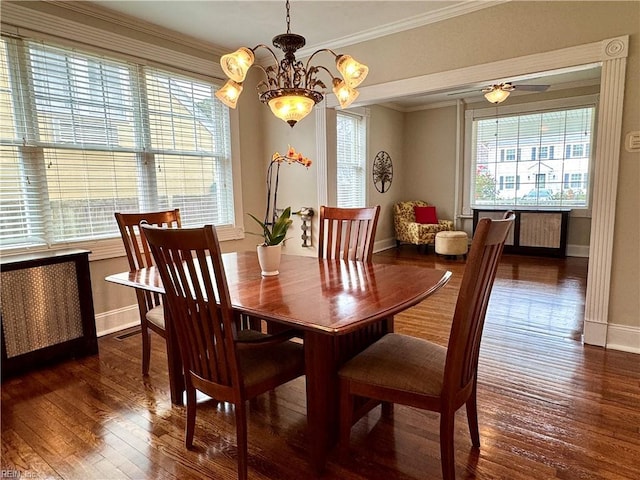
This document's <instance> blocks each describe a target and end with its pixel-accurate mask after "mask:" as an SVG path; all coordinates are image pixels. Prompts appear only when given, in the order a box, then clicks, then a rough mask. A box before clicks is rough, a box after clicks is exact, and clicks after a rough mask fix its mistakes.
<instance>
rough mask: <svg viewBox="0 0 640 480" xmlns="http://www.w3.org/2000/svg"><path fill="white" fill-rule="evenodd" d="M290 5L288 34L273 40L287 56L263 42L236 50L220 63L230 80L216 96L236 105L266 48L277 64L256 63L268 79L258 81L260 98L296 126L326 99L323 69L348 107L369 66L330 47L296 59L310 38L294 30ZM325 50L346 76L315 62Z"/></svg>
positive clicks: (221, 59)
mask: <svg viewBox="0 0 640 480" xmlns="http://www.w3.org/2000/svg"><path fill="white" fill-rule="evenodd" d="M286 8H287V33H282V34H280V35H276V36H275V37H274V38H273V40H272V42H273V46H274V47H276V48H278V49H280V50H282V51H283V52H284V58H282V59H281V60H278V57H277V56H276V54H275V53H274V51H273V50H272V49H271V48H270V47H268V46H267V45H263V44H260V45H257V46H256V47H254V48H247V47H241V48H239V49H238V50H236V51H235V52H233V53H229V54H227V55H223V56H222V57H221V58H220V65H221V66H222V70H223V71H224V73H225V74H226V75H227V77H229V80H228V81H227V83H225V84H224V86H223V87H222V88H220V90H218V91H217V92H216V97H217V98H218V99H219V100H220V101H221V102H223V103H224V104H225V105H227V106H228V107H230V108H236V104H237V102H238V97H239V96H240V93H242V82H243V81H244V79H245V78H246V76H247V72H248V71H249V68H251V66H252V65H254V62H255V51H256V50H257V49H258V48H264V49H266V50H268V51H269V53H271V55H272V56H273V59H274V62H275V63H274V64H273V65H270V66H268V67H263V66H262V65H259V64H255V66H256V67H258V68H260V69H261V70H262V71H263V73H264V75H265V79H264V80H262V81H261V82H260V83H259V84H258V98H259V99H260V101H261V102H262V103H266V104H267V105H269V108H270V109H271V112H272V113H273V114H274V115H275V116H276V117H278V118H280V119H282V120H284V121H285V122H287V123H288V124H289V125H290V126H291V127H293V126H294V125H295V124H296V123H297V122H299V121H300V120H302V119H303V118H304V117H306V116H307V115H308V114H309V113H310V112H311V110H313V107H314V106H315V105H316V104H317V103H319V102H321V101H322V99H323V98H324V95H325V90H326V88H327V87H326V85H325V83H324V82H323V81H322V80H320V79H319V78H318V74H319V73H320V72H321V71H322V72H323V74H324V73H326V74H328V75H329V78H330V79H331V85H332V87H333V93H334V94H335V95H336V97H337V98H338V102H339V103H340V106H341V107H342V108H347V107H348V106H349V105H351V104H352V103H353V101H354V100H355V99H356V98H357V97H358V95H359V92H358V91H357V90H356V88H355V87H357V86H358V85H360V84H361V83H362V82H363V81H364V79H365V78H366V76H367V73H368V72H369V68H368V67H367V66H366V65H363V64H361V63H359V62H357V61H356V60H354V59H353V57H351V56H350V55H341V54H336V53H335V52H334V51H333V50H330V49H328V48H323V49H320V50H316V51H315V52H314V53H313V54H312V55H311V56H310V57H309V59H308V60H307V62H306V64H303V62H301V61H300V60H296V56H295V52H296V51H297V50H299V49H300V48H302V47H304V45H305V44H306V39H305V38H304V37H303V36H302V35H297V34H295V33H291V28H290V18H291V17H290V15H289V8H290V6H289V0H287V2H286ZM322 52H329V53H330V54H331V55H333V56H334V58H335V61H336V70H337V71H338V72H339V73H340V75H341V76H342V79H340V78H338V77H334V75H333V74H332V73H331V71H330V70H329V69H328V68H327V67H324V66H322V65H312V64H311V61H312V60H313V58H314V57H315V56H316V55H317V54H319V53H322Z"/></svg>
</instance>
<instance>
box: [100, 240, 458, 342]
mask: <svg viewBox="0 0 640 480" xmlns="http://www.w3.org/2000/svg"><path fill="white" fill-rule="evenodd" d="M222 258H223V263H224V268H225V273H226V276H227V283H228V286H229V294H230V297H231V304H232V306H233V308H234V309H235V310H237V311H239V312H240V313H244V314H248V315H252V316H256V317H260V318H264V319H265V320H274V321H277V322H279V323H283V324H288V325H291V326H295V327H296V328H299V329H303V330H314V331H323V332H325V333H327V334H333V335H340V334H345V333H349V332H351V331H354V330H357V329H358V328H360V327H361V326H362V325H364V324H367V323H370V322H374V321H376V320H379V319H382V318H389V317H392V316H393V315H394V314H396V313H398V312H401V311H403V310H405V309H407V308H409V307H411V306H413V305H415V304H417V303H419V302H420V301H422V300H424V299H425V298H427V297H428V296H429V295H431V294H432V293H434V292H435V291H436V290H438V289H439V288H440V287H442V286H443V285H445V284H446V283H447V282H448V280H449V278H450V276H451V273H450V272H448V271H445V270H437V269H434V268H430V267H425V266H420V265H406V264H402V265H401V264H397V265H396V264H388V263H364V262H355V261H343V260H322V259H318V258H316V257H305V256H297V255H282V261H281V264H280V269H279V270H280V274H279V275H276V276H273V277H263V276H261V274H260V267H259V265H258V259H257V254H256V253H255V252H233V253H225V254H223V255H222ZM106 280H107V281H109V282H113V283H118V284H121V285H126V286H129V287H134V288H141V289H144V290H149V291H153V292H157V293H164V288H163V286H162V281H161V279H160V275H159V272H158V271H157V269H156V268H155V267H149V268H144V269H141V270H137V271H133V272H122V273H118V274H114V275H110V276H108V277H107V278H106Z"/></svg>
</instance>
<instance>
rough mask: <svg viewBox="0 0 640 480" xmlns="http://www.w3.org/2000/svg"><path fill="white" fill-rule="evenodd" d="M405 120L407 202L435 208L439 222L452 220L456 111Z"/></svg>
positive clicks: (438, 110)
mask: <svg viewBox="0 0 640 480" xmlns="http://www.w3.org/2000/svg"><path fill="white" fill-rule="evenodd" d="M406 117H407V118H406V125H407V127H406V129H405V137H404V145H405V151H406V155H407V164H406V165H405V168H406V170H407V172H408V174H407V175H405V182H404V191H405V192H406V193H405V197H406V198H404V200H424V201H427V202H429V203H431V204H433V205H435V206H436V212H437V214H438V218H441V219H446V220H453V219H454V214H455V211H454V192H455V180H456V162H457V160H456V128H457V127H456V118H457V114H456V107H455V106H450V107H445V108H434V109H428V110H420V111H417V112H413V113H408V114H406ZM409 172H410V173H409Z"/></svg>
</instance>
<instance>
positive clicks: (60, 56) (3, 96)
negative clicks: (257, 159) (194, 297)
mask: <svg viewBox="0 0 640 480" xmlns="http://www.w3.org/2000/svg"><path fill="white" fill-rule="evenodd" d="M216 88H217V86H216V85H213V84H211V83H208V82H207V81H203V80H201V79H195V78H188V77H186V76H182V75H178V74H175V73H172V72H168V71H162V70H160V69H156V68H151V67H148V66H143V65H138V64H135V63H131V62H124V61H121V60H117V59H111V58H106V57H104V56H98V55H93V54H88V53H83V52H80V51H77V50H74V49H69V48H61V47H57V46H53V45H48V44H44V43H41V42H31V41H26V40H20V39H15V38H8V37H2V43H1V44H0V140H1V145H0V149H1V156H0V169H1V172H0V173H1V175H2V182H1V183H0V201H1V203H0V210H1V214H0V225H1V227H2V230H1V234H0V246H1V247H2V248H12V247H29V246H46V245H48V246H53V245H60V244H65V243H69V242H76V241H86V240H97V239H102V238H109V237H116V236H118V235H119V232H118V227H117V225H116V222H115V219H114V215H113V214H114V212H116V211H120V212H134V211H153V210H166V209H173V208H179V209H180V211H181V216H182V220H183V224H184V225H185V226H188V225H202V224H204V223H213V224H216V225H218V226H225V225H231V224H233V223H234V211H233V191H232V181H231V179H232V176H231V152H230V149H231V147H230V126H229V118H228V110H227V108H226V107H224V106H223V105H222V104H221V103H220V102H219V101H218V100H217V99H216V98H215V97H214V92H215V89H216Z"/></svg>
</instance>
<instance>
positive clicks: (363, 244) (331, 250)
mask: <svg viewBox="0 0 640 480" xmlns="http://www.w3.org/2000/svg"><path fill="white" fill-rule="evenodd" d="M379 215H380V205H377V206H375V207H365V208H337V207H326V206H322V207H320V236H319V237H320V238H319V241H318V257H319V258H324V259H340V258H341V259H343V260H358V261H363V262H370V261H371V257H372V256H373V243H374V241H375V236H376V228H377V226H378V216H379Z"/></svg>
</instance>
